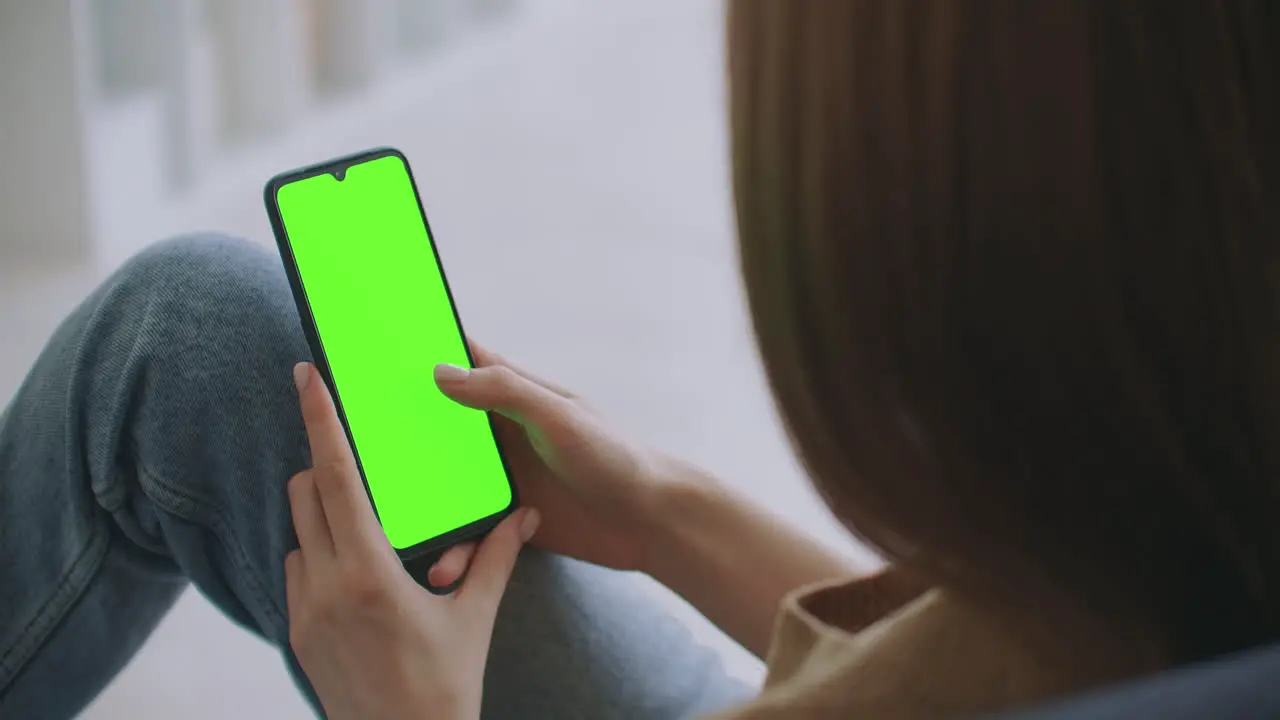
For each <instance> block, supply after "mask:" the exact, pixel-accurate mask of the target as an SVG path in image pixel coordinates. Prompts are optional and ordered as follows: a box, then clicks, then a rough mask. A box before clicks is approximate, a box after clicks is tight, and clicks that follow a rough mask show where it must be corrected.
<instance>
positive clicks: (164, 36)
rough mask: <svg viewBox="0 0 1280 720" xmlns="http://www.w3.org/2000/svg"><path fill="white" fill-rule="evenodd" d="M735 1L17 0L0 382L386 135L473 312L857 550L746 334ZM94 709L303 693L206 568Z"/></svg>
mask: <svg viewBox="0 0 1280 720" xmlns="http://www.w3.org/2000/svg"><path fill="white" fill-rule="evenodd" d="M721 16H722V8H721V6H720V4H719V3H718V2H715V1H713V0H632V1H630V2H599V1H592V0H207V1H205V2H201V1H200V0H13V1H11V2H10V1H7V2H4V3H0V348H2V349H0V398H7V397H9V395H10V394H11V392H12V390H13V389H14V388H15V387H16V386H17V385H18V383H19V382H21V379H22V376H23V374H24V373H25V372H26V369H27V367H28V366H29V364H30V362H31V361H32V360H33V359H34V358H35V356H36V354H37V353H38V352H39V350H40V347H41V345H42V344H43V342H44V341H45V339H46V338H47V336H48V334H49V333H50V332H51V330H52V329H53V326H54V324H55V323H56V322H57V321H58V319H59V318H60V317H61V316H62V315H63V314H64V313H65V312H66V311H67V310H69V309H70V308H71V307H72V306H73V305H74V304H75V303H76V302H77V301H78V300H79V299H80V297H82V295H83V294H84V293H85V292H87V291H88V290H89V288H91V287H92V286H93V284H94V283H96V282H97V281H98V280H99V279H101V278H102V276H103V275H104V274H106V273H107V272H109V271H110V270H111V269H112V268H114V267H115V266H116V265H118V264H119V263H120V262H121V261H122V260H123V259H124V258H125V257H127V256H128V255H129V254H130V253H132V252H134V251H136V250H137V249H139V248H141V247H143V246H144V245H146V244H147V243H149V242H151V241H153V240H155V239H157V238H159V237H162V236H165V235H168V234H172V233H175V232H183V231H190V230H202V229H209V230H220V231H225V232H230V233H234V234H238V235H243V236H246V237H249V238H251V239H254V240H256V241H258V242H261V243H263V244H264V246H265V247H271V246H272V245H271V242H272V241H271V233H270V229H269V227H268V224H267V221H266V216H265V214H264V212H263V209H262V200H261V188H262V184H263V182H264V181H265V180H266V179H267V178H268V177H269V176H271V175H273V174H275V173H277V172H279V171H282V170H285V169H289V168H292V167H295V166H298V165H302V164H308V163H311V162H315V161H319V160H323V159H326V158H329V157H333V156H336V155H340V154H345V153H347V152H351V151H356V150H360V149H364V148H366V147H370V146H374V145H393V146H397V147H399V148H401V149H403V150H404V151H405V152H406V154H407V155H408V157H409V158H410V160H411V161H412V162H413V163H414V169H415V174H416V175H417V177H418V182H419V185H420V190H421V192H422V193H423V199H424V204H425V206H426V208H427V211H428V213H429V214H430V215H431V222H432V226H433V229H434V230H435V232H436V235H437V236H438V240H439V245H440V251H441V254H442V256H443V258H444V262H445V265H446V266H447V268H448V272H449V275H450V279H451V282H452V284H453V286H454V292H455V295H456V297H457V300H458V302H459V305H460V310H461V313H462V314H463V316H464V317H465V318H466V322H467V326H468V329H469V330H470V331H471V332H472V333H473V334H474V335H475V336H477V337H479V338H481V339H483V341H484V342H485V343H487V344H489V345H490V346H492V347H494V348H495V349H498V350H500V351H501V352H503V353H504V354H506V355H508V356H510V357H512V358H515V359H517V360H519V361H521V362H522V363H523V364H526V365H528V366H530V367H531V368H533V369H535V370H537V371H538V372H540V373H542V374H544V375H547V376H551V377H554V378H556V379H557V380H558V381H560V382H562V383H564V384H566V385H569V386H571V387H574V388H575V389H577V390H578V391H580V392H581V393H582V394H583V395H585V396H587V397H589V398H590V399H591V400H592V402H593V403H594V404H595V405H596V406H598V407H599V408H600V409H601V410H602V411H603V412H605V413H606V414H608V415H610V416H612V417H613V418H615V419H617V420H618V421H619V423H620V424H622V425H623V426H624V427H626V428H628V429H629V430H630V431H632V432H634V433H636V434H638V435H640V436H641V437H643V438H644V439H646V440H649V441H652V442H653V443H655V444H658V445H661V446H663V447H664V448H666V449H669V450H671V451H673V452H676V453H679V454H683V455H685V456H687V457H690V458H692V459H694V460H696V461H699V462H701V463H702V464H703V465H705V466H707V467H708V468H710V469H712V470H713V471H715V472H716V473H718V474H719V475H721V476H723V477H725V478H726V479H728V480H730V481H732V482H734V483H736V484H738V485H739V486H740V487H742V488H744V489H745V490H746V491H748V492H749V493H751V494H752V495H754V496H755V497H757V498H758V499H760V500H762V501H764V502H765V503H766V504H767V505H769V506H770V507H772V508H773V509H775V510H776V511H777V512H779V513H781V514H783V515H785V516H787V517H789V518H790V519H792V520H794V521H796V522H798V523H801V524H803V526H804V527H806V528H808V529H809V530H810V531H811V532H812V533H814V534H815V535H817V536H819V537H821V538H824V539H826V540H828V541H830V542H832V543H834V544H837V545H839V546H841V547H843V548H846V549H848V551H849V552H850V553H851V554H855V555H858V556H860V557H863V558H864V559H865V558H866V555H865V553H863V552H862V551H860V550H859V549H858V548H857V547H856V546H855V545H854V544H853V543H852V542H851V541H850V540H848V539H847V538H846V537H845V536H844V535H843V533H842V531H840V530H839V528H838V527H837V526H836V525H835V524H834V522H833V521H831V520H830V519H829V517H828V516H827V514H826V512H825V511H824V510H823V509H822V507H821V505H820V504H819V503H818V501H817V500H816V499H815V497H814V495H813V493H812V492H811V491H810V490H809V488H808V487H807V485H806V484H805V483H804V482H803V480H802V476H801V473H800V471H799V470H798V469H797V467H796V465H795V463H794V461H793V460H792V458H791V454H790V452H789V450H788V448H787V445H786V443H785V440H784V438H783V436H782V434H781V432H780V430H779V427H778V425H777V422H776V420H775V416H774V411H773V407H772V404H771V402H770V400H769V398H768V395H767V392H766V389H765V386H764V383H763V379H762V376H761V373H760V369H759V366H758V361H757V357H756V354H755V350H754V348H753V345H752V338H751V334H750V328H749V323H748V320H747V317H746V315H745V308H744V305H743V300H742V297H741V291H740V287H739V282H738V278H737V268H736V261H735V255H734V244H733V243H734V240H733V222H732V212H731V203H730V195H729V177H728V156H727V147H726V132H725V131H726V127H725V117H724V108H723V104H724V87H723V78H722V68H723V57H722V54H723V43H722V38H721V22H722V17H721ZM637 584H638V586H639V587H640V588H641V589H642V590H644V591H646V592H651V593H653V595H654V597H655V600H656V601H657V602H664V603H667V604H669V605H670V606H671V607H672V608H673V610H674V611H676V612H679V613H682V614H683V616H684V617H686V618H687V619H688V621H689V623H690V625H691V626H692V627H693V628H694V629H695V632H696V633H697V636H698V637H699V638H700V639H702V640H703V641H704V642H706V643H708V644H711V645H713V646H715V647H717V648H718V649H720V650H721V651H722V654H723V655H724V657H725V658H726V662H728V663H729V665H730V667H731V668H732V670H733V672H735V673H737V674H739V675H741V676H743V677H747V678H758V677H759V675H760V667H759V664H758V663H756V662H755V661H754V660H752V659H750V658H748V657H747V656H746V655H745V653H743V652H742V651H741V650H740V649H739V648H737V647H736V646H735V645H733V644H732V643H731V642H729V641H727V640H726V639H725V638H724V637H723V636H721V635H719V633H717V632H715V631H714V630H713V629H711V628H710V627H709V626H708V625H706V623H705V622H703V621H701V620H700V619H699V618H697V617H696V616H695V615H694V614H693V613H691V612H690V611H689V610H688V608H686V607H684V606H683V605H682V604H681V603H680V602H678V601H677V600H676V599H674V598H673V597H672V596H670V595H669V594H667V593H666V592H665V591H662V590H660V589H658V588H656V587H654V586H652V585H651V584H650V583H648V582H647V581H642V580H639V579H638V580H637ZM620 620H622V621H625V618H623V619H620ZM49 692H57V688H49ZM87 716H88V717H90V718H172V717H186V718H193V719H196V718H225V717H266V716H270V717H276V718H286V717H306V716H308V713H307V711H306V708H305V706H304V705H303V704H302V703H301V701H300V700H299V699H298V698H297V697H296V696H295V694H294V691H293V688H292V686H291V684H290V682H289V680H288V678H287V676H286V673H285V671H284V669H283V667H282V665H281V663H280V661H279V659H278V656H277V654H276V653H275V651H274V650H273V649H271V648H269V647H267V646H266V645H265V644H263V643H261V642H259V641H257V640H256V639H254V638H253V637H251V636H249V635H248V634H247V633H244V632H242V631H240V630H238V629H236V628H235V627H234V626H232V625H231V624H230V623H229V622H227V621H225V620H224V619H223V618H221V617H220V616H219V615H218V614H217V612H216V611H215V610H214V609H213V608H212V607H211V606H209V605H208V603H206V602H205V601H204V600H203V599H202V598H201V597H200V596H199V595H198V594H197V593H195V592H190V591H189V592H188V593H186V595H184V597H183V599H182V600H181V601H180V602H179V605H178V607H177V608H176V610H175V611H174V612H173V613H172V614H171V615H170V616H169V617H168V618H167V619H166V621H165V622H164V624H163V625H162V626H161V628H160V629H159V631H158V632H157V633H156V635H155V636H154V637H153V639H152V641H151V642H150V644H149V645H147V647H146V648H145V649H144V650H143V652H142V653H141V654H140V655H139V656H138V657H137V658H136V659H135V661H134V662H133V663H132V665H130V667H129V668H128V669H127V670H126V671H125V672H124V674H123V675H122V676H121V677H120V678H119V679H118V680H117V681H116V682H115V684H114V685H113V686H112V687H111V688H110V689H109V690H108V691H107V692H106V693H105V694H104V695H103V696H102V697H101V698H99V700H98V701H97V702H96V703H95V704H94V706H93V707H92V708H90V709H89V711H88V712H87Z"/></svg>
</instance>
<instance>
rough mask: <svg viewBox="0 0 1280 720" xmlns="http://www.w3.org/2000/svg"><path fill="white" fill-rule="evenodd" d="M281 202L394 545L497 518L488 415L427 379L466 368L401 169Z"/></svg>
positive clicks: (325, 184) (386, 165)
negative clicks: (445, 369)
mask: <svg viewBox="0 0 1280 720" xmlns="http://www.w3.org/2000/svg"><path fill="white" fill-rule="evenodd" d="M276 203H277V205H278V207H279V210H280V218H281V220H282V223H283V225H284V230H285V234H286V235H287V237H288V242H289V246H290V247H291V249H292V251H293V256H294V260H295V262H296V264H297V270H298V275H299V277H300V278H301V280H302V286H303V291H304V293H305V295H306V299H307V302H308V303H309V305H310V307H311V314H312V317H313V318H314V320H315V324H316V330H317V332H318V335H319V338H320V344H321V346H323V348H324V353H325V356H326V357H327V358H328V362H329V369H330V371H331V372H332V374H333V380H334V384H335V385H336V386H337V391H338V398H339V400H340V402H341V404H342V408H343V410H344V411H345V413H346V418H347V424H348V426H349V427H350V428H351V435H352V438H353V440H354V442H355V449H356V453H357V454H358V455H359V458H360V462H361V465H362V466H363V468H364V473H365V481H366V482H367V483H368V486H369V491H370V493H371V494H372V495H373V504H374V507H375V508H376V509H377V512H378V517H379V519H380V520H381V521H382V526H383V528H384V530H385V531H386V533H387V538H388V539H389V540H390V541H391V545H392V547H394V548H396V549H397V550H404V549H406V548H410V547H413V546H414V545H418V544H420V543H422V542H424V541H426V540H430V539H432V538H435V537H438V536H440V535H443V534H445V533H447V532H449V531H451V530H456V529H458V528H460V527H463V526H465V525H468V524H470V523H473V522H475V521H477V520H482V519H484V518H486V517H489V516H491V515H494V514H496V513H499V512H501V511H503V510H505V509H506V508H507V507H508V506H509V505H510V504H511V485H510V483H509V482H508V480H507V475H506V471H505V470H504V468H503V464H502V459H501V456H500V455H499V454H498V448H497V445H496V442H495V440H494V437H493V432H492V430H491V428H490V425H489V420H488V418H487V417H486V416H485V414H484V413H482V412H479V411H476V410H469V409H467V408H464V407H462V406H460V405H457V404H456V403H454V402H453V401H451V400H449V399H448V398H446V397H445V396H444V395H443V394H441V393H440V390H439V389H437V388H436V386H435V382H434V381H433V380H432V368H433V366H434V365H435V364H436V363H450V364H453V365H459V366H462V367H469V366H470V363H469V361H468V359H467V352H466V346H465V344H464V342H465V341H464V340H463V338H462V333H461V331H460V330H459V327H458V322H457V319H456V316H455V314H454V309H453V305H452V303H451V302H450V300H449V294H448V291H447V290H446V288H445V282H444V276H443V274H442V272H441V269H440V266H439V264H438V263H437V261H436V258H435V253H434V252H433V250H432V246H431V239H430V237H429V236H428V234H427V228H426V224H425V223H424V222H423V220H422V215H421V213H420V211H419V209H418V201H417V197H416V194H415V192H414V189H413V183H412V181H411V180H410V177H409V172H408V169H407V168H406V167H405V164H404V161H403V160H401V159H400V158H399V157H396V156H386V157H380V158H377V159H374V160H369V161H367V162H363V163H360V164H358V165H352V166H350V167H349V168H348V169H347V171H346V177H345V179H343V180H341V181H339V180H338V179H337V178H335V177H334V176H333V175H330V174H323V175H316V176H313V177H309V178H306V179H302V180H297V181H294V182H291V183H288V184H286V185H284V186H282V187H281V188H279V190H278V191H277V193H276Z"/></svg>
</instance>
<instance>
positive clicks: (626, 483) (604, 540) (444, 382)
mask: <svg viewBox="0 0 1280 720" xmlns="http://www.w3.org/2000/svg"><path fill="white" fill-rule="evenodd" d="M472 351H473V354H474V356H475V360H476V365H477V368H476V369H474V370H466V369H464V368H459V367H455V366H452V365H439V366H437V367H436V369H435V380H436V384H437V386H439V388H440V390H441V392H443V393H444V394H445V395H446V396H448V397H449V398H451V399H453V400H454V401H455V402H458V403H460V404H462V405H466V406H467V407H471V408H475V409H478V410H486V411H490V412H493V413H494V421H495V424H496V426H497V431H498V438H499V440H500V442H501V443H502V449H503V452H504V454H505V455H506V458H507V463H508V466H509V468H510V470H511V474H512V477H513V480H514V481H515V483H516V486H517V488H518V490H519V492H520V502H521V504H522V505H525V506H527V507H534V508H537V509H538V511H539V512H540V513H541V514H542V525H541V528H540V529H539V531H538V532H537V534H536V535H534V536H533V539H532V544H534V545H536V546H539V547H542V548H544V549H547V550H550V551H553V552H557V553H560V554H563V555H569V556H571V557H576V558H578V559H581V560H586V561H588V562H592V563H596V564H597V565H604V566H606V567H611V568H615V569H619V570H637V569H642V564H643V560H644V548H645V546H646V541H647V536H648V535H649V534H650V532H651V531H652V530H651V528H652V523H653V516H654V511H653V507H654V504H655V502H656V498H655V496H656V494H657V493H658V492H660V490H661V488H662V487H663V486H664V484H665V483H667V482H668V480H667V478H668V477H669V473H668V472H666V469H667V467H668V466H669V465H670V464H671V462H670V461H669V460H667V459H666V458H664V457H662V456H659V455H657V454H655V453H651V452H648V451H646V450H644V449H642V448H639V447H637V446H636V445H634V444H632V443H629V442H627V441H626V440H624V439H622V438H620V437H618V436H617V435H615V434H613V433H611V432H610V431H609V430H607V429H606V428H605V427H604V425H603V424H602V423H601V422H600V420H599V419H598V418H597V417H596V415H595V414H594V413H593V412H592V411H591V410H590V409H588V408H587V407H585V406H584V405H583V403H582V402H581V401H579V400H578V399H577V398H576V397H574V395H573V394H572V393H569V392H567V391H565V390H562V389H560V388H557V387H556V386H554V385H552V384H550V383H547V382H544V381H541V380H538V379H537V378H535V377H533V376H531V375H529V374H528V373H526V372H524V371H522V370H519V369H518V368H516V367H515V366H513V365H511V364H510V363H508V362H507V361H505V360H503V359H502V358H501V357H499V356H497V355H495V354H493V353H491V352H489V351H487V350H484V349H482V348H479V347H476V346H475V345H473V346H472ZM471 551H472V548H470V547H467V546H463V547H459V548H456V549H455V550H453V551H450V552H449V553H446V554H445V555H444V556H443V557H442V558H441V559H440V561H439V562H437V564H436V566H435V568H433V569H432V574H431V576H430V580H431V582H432V583H433V584H436V585H448V584H450V583H452V581H453V580H454V579H456V578H457V577H458V576H460V575H461V574H462V572H463V571H464V570H465V569H466V565H467V563H468V561H469V560H470V554H471Z"/></svg>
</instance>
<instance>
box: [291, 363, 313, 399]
mask: <svg viewBox="0 0 1280 720" xmlns="http://www.w3.org/2000/svg"><path fill="white" fill-rule="evenodd" d="M310 382H311V363H304V362H300V363H298V364H297V365H294V366H293V384H294V386H296V387H297V388H298V392H302V391H303V390H306V389H307V384H308V383H310Z"/></svg>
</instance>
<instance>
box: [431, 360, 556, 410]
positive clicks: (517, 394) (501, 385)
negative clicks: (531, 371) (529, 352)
mask: <svg viewBox="0 0 1280 720" xmlns="http://www.w3.org/2000/svg"><path fill="white" fill-rule="evenodd" d="M435 380H436V387H439V388H440V392H442V393H444V394H445V395H446V396H447V397H449V399H451V400H453V401H454V402H456V403H459V404H461V405H465V406H467V407H469V408H474V409H476V410H490V411H493V412H497V413H501V414H503V415H506V416H507V417H510V418H512V419H513V420H517V421H518V420H519V419H520V418H532V417H534V416H537V415H541V414H542V413H543V412H544V411H546V410H549V409H552V408H555V407H557V406H559V405H560V404H562V403H567V402H569V400H568V399H567V398H565V397H564V396H562V395H559V394H557V393H555V392H553V391H552V390H550V389H548V388H546V387H543V386H542V385H539V384H538V383H536V382H534V381H532V380H530V379H529V378H526V377H524V376H523V375H521V374H520V373H518V372H516V371H515V370H512V369H511V368H509V367H507V366H506V365H489V366H487V367H480V368H475V369H474V370H468V369H466V368H461V367H458V366H456V365H437V366H436V368H435Z"/></svg>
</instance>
